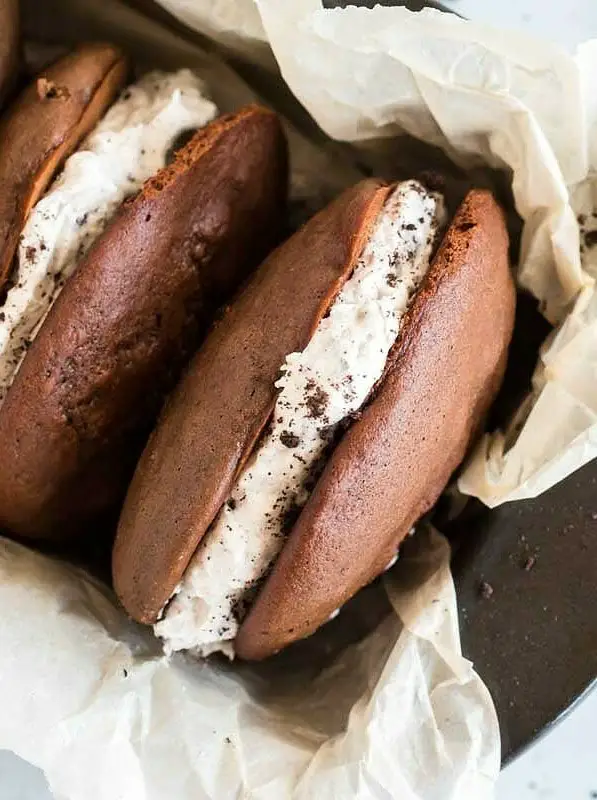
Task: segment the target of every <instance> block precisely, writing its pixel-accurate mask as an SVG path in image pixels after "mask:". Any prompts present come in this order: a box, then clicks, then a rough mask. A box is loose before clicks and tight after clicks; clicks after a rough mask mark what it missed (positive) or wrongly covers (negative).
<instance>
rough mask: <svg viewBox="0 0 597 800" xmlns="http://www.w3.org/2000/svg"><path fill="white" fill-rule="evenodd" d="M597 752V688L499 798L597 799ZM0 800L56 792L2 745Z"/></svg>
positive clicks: (488, 11) (536, 16)
mask: <svg viewBox="0 0 597 800" xmlns="http://www.w3.org/2000/svg"><path fill="white" fill-rule="evenodd" d="M444 2H446V3H447V4H448V3H449V2H450V0H444ZM451 5H452V6H453V7H454V9H455V10H457V11H458V12H460V13H461V14H463V15H464V16H469V17H474V18H475V19H479V20H486V21H488V22H493V23H495V24H498V25H502V26H508V27H517V28H525V29H527V30H530V31H533V32H535V33H537V34H538V35H541V36H544V37H548V38H550V39H552V40H555V41H558V42H560V43H561V44H563V45H565V46H566V47H568V48H573V47H574V46H575V44H576V43H578V42H579V41H582V40H583V39H588V38H591V37H597V0H565V1H564V0H559V1H558V0H499V1H498V2H496V0H452V2H451ZM0 713H1V711H0ZM596 756H597V691H595V692H593V694H592V695H591V696H590V697H589V698H588V699H587V700H585V701H584V702H583V703H582V704H580V705H579V706H578V708H576V709H575V710H574V711H573V712H572V714H571V715H570V716H569V717H568V718H567V719H566V720H565V721H564V722H562V723H561V724H560V725H558V726H557V727H556V728H554V730H553V731H552V732H550V733H549V734H548V735H547V736H545V737H544V738H543V739H542V740H541V741H540V742H539V743H538V744H536V745H535V746H533V747H532V748H531V749H530V750H529V751H528V752H527V753H525V754H524V755H523V756H521V757H520V758H519V759H518V760H516V761H515V762H514V763H513V764H511V765H510V766H509V767H508V768H507V769H506V770H505V771H504V772H503V773H502V776H501V778H500V782H499V786H498V793H497V794H498V798H497V800H597V758H596ZM0 800H51V798H50V794H49V792H48V790H47V788H46V784H45V781H44V778H43V776H42V774H41V773H40V772H39V770H36V769H34V768H32V767H30V766H29V765H28V764H26V763H25V762H23V761H21V760H20V759H17V758H16V757H15V756H13V755H12V754H10V753H7V752H5V751H0ZM165 800H166V799H165ZM168 800H170V798H168ZM172 800H175V798H172ZM281 800H282V799H281ZM463 800H475V798H463Z"/></svg>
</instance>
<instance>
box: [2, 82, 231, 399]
mask: <svg viewBox="0 0 597 800" xmlns="http://www.w3.org/2000/svg"><path fill="white" fill-rule="evenodd" d="M202 91H203V84H202V83H201V81H200V80H199V78H197V76H195V75H194V74H193V73H192V72H190V71H189V70H180V71H179V72H176V73H172V74H164V73H160V72H153V73H150V74H148V75H146V76H145V77H143V78H142V79H141V80H140V81H139V82H138V83H136V84H135V85H133V86H131V87H129V88H128V89H126V90H125V91H124V92H123V94H122V95H121V97H120V99H119V100H117V101H116V103H115V104H114V105H113V106H112V108H111V109H110V110H109V111H108V113H107V114H106V116H105V117H104V118H103V120H102V121H100V122H99V124H98V125H97V126H96V127H95V129H94V130H93V131H92V133H91V134H90V135H89V136H88V137H87V139H86V140H85V142H84V143H83V144H82V146H81V149H80V150H79V151H78V152H77V153H75V154H74V155H72V156H71V157H70V158H69V159H68V160H67V162H66V164H65V166H64V170H63V171H62V173H61V174H60V176H59V177H58V178H57V180H56V181H55V182H54V184H53V185H52V186H51V187H50V189H49V191H48V192H47V194H46V195H45V196H44V197H43V198H42V199H41V200H40V201H39V202H38V203H37V205H36V206H35V207H34V209H33V210H32V212H31V214H30V216H29V219H28V221H27V223H26V225H25V228H24V230H23V232H22V235H21V239H20V245H19V249H18V254H17V265H16V272H15V278H14V285H13V286H12V288H11V289H10V290H9V292H8V294H7V298H6V301H5V303H4V305H3V307H2V309H1V310H0V402H1V401H2V400H3V399H4V397H5V395H6V392H7V390H8V388H9V387H10V385H11V383H12V381H13V380H14V377H15V375H16V373H17V371H18V369H19V367H20V365H21V362H22V360H23V358H24V357H25V353H26V352H27V348H28V347H29V345H30V344H31V342H32V340H33V338H34V337H35V334H36V333H37V330H38V329H39V327H40V326H41V323H42V322H43V320H44V319H45V317H46V315H47V313H48V311H49V310H50V308H51V306H52V304H53V303H54V301H55V300H56V298H57V297H58V295H59V293H60V291H61V289H62V287H63V286H64V283H65V282H66V280H67V279H68V278H69V277H70V275H71V274H72V273H73V271H74V269H75V267H76V264H77V263H78V261H79V259H80V258H81V257H82V256H83V255H84V254H85V253H86V252H87V250H88V249H89V247H90V246H91V245H92V244H93V242H94V241H95V240H96V239H97V237H98V236H99V235H100V233H101V232H102V231H103V229H104V228H105V226H106V224H107V223H108V221H109V220H110V218H111V217H113V216H114V214H115V212H116V211H117V210H118V208H119V206H120V205H121V203H122V202H123V201H124V199H125V198H126V197H127V196H128V195H131V194H133V193H135V192H137V191H138V190H139V189H140V188H141V186H142V185H143V183H144V182H145V181H146V180H147V179H148V178H150V177H152V176H153V175H154V174H155V173H156V172H158V170H160V169H161V168H162V167H163V166H164V165H165V163H166V156H167V154H168V151H169V150H170V148H171V146H172V144H173V142H174V141H175V140H176V138H177V137H179V136H180V135H181V134H182V133H184V132H185V131H188V130H190V129H194V128H200V127H202V126H203V125H206V124H207V123H208V122H209V121H210V120H211V119H213V118H214V117H215V115H216V113H217V109H216V107H215V106H214V104H213V103H212V102H210V101H209V100H207V99H206V98H205V97H204V96H203V94H202Z"/></svg>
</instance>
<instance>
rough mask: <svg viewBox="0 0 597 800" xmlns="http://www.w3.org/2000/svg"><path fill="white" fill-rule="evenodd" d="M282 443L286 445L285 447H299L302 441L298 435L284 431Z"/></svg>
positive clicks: (281, 436)
mask: <svg viewBox="0 0 597 800" xmlns="http://www.w3.org/2000/svg"><path fill="white" fill-rule="evenodd" d="M280 441H281V442H282V444H283V445H284V447H290V448H292V447H298V446H299V444H300V443H301V440H300V439H299V437H298V436H297V435H296V433H292V432H291V431H282V433H281V434H280Z"/></svg>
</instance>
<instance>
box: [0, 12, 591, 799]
mask: <svg viewBox="0 0 597 800" xmlns="http://www.w3.org/2000/svg"><path fill="white" fill-rule="evenodd" d="M163 5H164V6H165V7H167V8H168V9H169V10H171V11H173V12H175V13H176V15H177V16H178V17H179V18H180V19H182V20H184V21H186V22H188V23H191V24H193V26H194V27H195V29H196V30H198V31H199V32H201V33H203V34H206V35H209V36H213V37H215V38H216V39H217V40H218V43H219V44H223V45H225V47H226V48H228V49H232V50H236V51H237V52H238V53H239V54H240V55H242V57H243V58H244V59H249V58H253V57H255V58H256V59H257V61H258V62H259V64H260V66H261V68H263V67H264V66H266V67H267V65H268V64H270V65H271V64H273V63H274V62H273V59H272V56H271V53H269V51H267V49H265V44H264V43H265V41H269V44H270V45H271V48H272V51H273V55H274V56H275V59H276V60H277V63H278V64H279V66H280V69H281V72H282V75H283V77H284V80H285V81H286V83H287V85H288V87H290V89H291V91H292V92H293V93H294V95H295V96H296V97H297V98H298V100H299V101H300V102H301V103H302V104H303V105H304V106H305V107H306V109H307V110H308V111H309V112H310V114H311V115H312V116H313V118H314V119H315V120H316V122H317V123H318V124H319V126H321V128H322V129H323V131H325V132H326V133H327V134H329V135H330V136H332V137H335V138H336V139H338V140H343V141H345V142H356V143H358V149H357V150H347V149H346V148H344V147H342V146H331V145H329V144H327V145H325V146H323V145H322V139H321V137H320V136H318V135H317V134H316V132H314V131H313V129H312V128H305V127H303V126H302V125H301V123H300V114H297V115H296V116H295V114H294V111H296V109H294V111H293V109H292V108H291V104H290V105H289V104H288V98H285V99H284V100H283V106H284V110H285V111H287V112H288V114H289V116H290V117H291V118H292V119H293V124H289V126H288V130H289V132H290V136H291V147H292V155H293V195H294V202H295V209H296V213H297V215H298V216H299V217H300V215H301V214H302V213H310V211H311V210H312V209H313V208H315V207H317V206H318V205H320V204H321V203H323V202H325V201H326V200H327V198H328V197H329V196H331V195H333V194H335V193H336V192H337V191H338V190H339V189H340V188H341V187H342V186H343V185H347V184H349V183H352V182H353V181H354V180H356V179H357V178H358V177H359V175H360V174H361V173H360V168H361V167H365V168H367V167H369V168H370V167H371V165H372V164H375V168H376V170H381V171H382V172H384V174H393V173H394V171H395V169H396V164H397V162H399V161H400V160H401V159H403V155H404V151H403V146H402V142H401V141H400V140H397V139H396V137H398V136H399V135H401V134H402V133H405V132H406V133H410V134H413V135H416V136H417V137H419V138H420V139H422V140H424V141H426V142H428V143H430V144H433V145H437V146H439V147H441V148H442V149H443V150H444V151H445V152H446V153H448V155H449V156H450V157H451V158H452V159H453V160H454V161H455V162H456V163H457V164H458V165H459V166H460V167H462V168H465V169H467V170H469V169H474V170H475V171H476V172H477V171H478V170H479V168H486V167H491V168H501V169H505V170H511V173H512V174H511V183H512V189H513V194H514V198H515V202H516V207H517V210H518V212H519V214H520V215H521V217H522V218H523V220H524V221H525V227H524V231H523V238H522V253H521V260H520V266H519V270H518V274H519V280H520V283H521V285H523V286H525V287H526V288H528V289H529V290H531V291H532V292H534V293H535V294H536V296H537V297H538V298H539V300H540V301H541V303H542V307H543V309H544V311H545V314H546V315H547V316H548V318H549V319H550V320H551V321H553V322H554V323H557V324H559V325H560V327H559V328H558V329H557V331H556V332H555V333H554V335H553V337H552V338H551V340H550V341H549V342H548V343H546V346H545V348H544V352H543V354H542V359H541V363H540V366H539V367H538V370H537V374H536V375H535V380H534V386H535V393H534V395H533V397H531V398H529V400H528V401H527V403H526V404H525V407H524V408H523V409H521V411H520V412H519V415H518V419H517V420H514V421H513V423H512V431H510V432H506V434H505V435H494V436H493V437H489V438H487V439H486V440H485V441H484V442H483V443H482V445H481V447H480V448H479V450H478V452H477V453H476V454H475V455H474V456H473V458H472V460H471V463H470V465H469V467H468V469H467V470H466V472H465V473H464V475H463V477H462V479H461V483H460V485H461V488H462V489H463V490H464V491H468V492H470V493H473V494H477V495H478V496H480V497H481V498H482V499H484V500H485V501H486V502H488V503H497V502H502V501H503V500H505V499H509V498H510V497H514V496H525V495H530V494H533V493H534V492H536V491H539V490H542V489H544V488H546V487H547V486H548V485H551V484H552V483H553V482H555V481H557V480H560V479H561V478H562V477H564V475H565V474H566V473H567V472H569V471H571V470H573V469H575V468H577V467H578V466H580V464H581V463H583V461H584V460H586V459H588V458H590V457H592V456H593V455H594V449H593V448H594V444H593V439H595V441H597V436H593V430H594V424H595V419H594V414H595V411H594V409H595V402H594V401H593V400H592V397H593V395H594V394H595V391H596V390H594V389H593V385H594V384H595V381H594V380H593V379H592V378H593V376H594V372H595V368H594V366H593V365H594V364H595V363H597V342H595V336H594V335H593V334H592V331H593V326H594V325H595V319H596V318H597V300H595V298H594V288H593V278H592V276H593V275H594V274H596V271H597V250H596V251H595V254H593V252H592V249H591V248H590V247H585V248H584V253H583V258H584V261H583V264H582V265H581V259H580V250H579V238H580V234H579V227H578V224H577V221H576V215H577V214H580V213H582V214H584V215H585V216H586V219H585V221H584V223H583V226H584V227H585V228H589V229H590V228H591V226H593V227H597V217H595V218H594V217H592V216H591V213H592V204H593V194H595V199H597V190H595V188H594V186H593V184H592V182H591V179H590V172H591V170H592V167H593V165H594V163H595V158H597V136H592V135H591V132H592V129H593V128H594V127H595V125H596V122H597V105H596V102H594V101H593V95H592V94H591V91H590V86H591V84H590V81H591V76H592V74H595V66H597V55H596V52H595V45H593V44H590V45H587V46H586V47H585V48H583V49H582V51H581V52H580V53H579V55H578V57H577V58H576V59H574V58H572V57H570V56H567V55H566V54H565V53H564V52H562V51H560V50H558V49H557V48H556V47H554V46H551V45H548V44H545V43H542V42H536V41H533V40H531V39H529V38H528V37H526V36H522V35H521V36H516V35H512V34H508V36H502V35H501V34H500V33H499V32H497V31H495V30H493V29H490V28H486V27H482V26H477V25H474V24H473V23H467V22H463V21H460V20H457V19H455V18H451V17H448V16H444V15H441V14H439V13H435V12H425V13H422V14H419V15H414V14H410V13H408V12H405V11H402V10H399V9H384V8H377V9H375V10H373V11H367V10H365V9H346V10H342V11H340V10H338V11H335V12H324V11H322V10H321V9H320V8H319V3H318V2H317V1H316V0H293V2H292V3H281V2H279V0H259V2H256V3H252V2H251V0H245V2H243V3H240V4H238V6H237V5H235V4H234V3H232V2H228V3H226V2H223V0H222V2H219V3H216V4H214V3H212V2H207V0H195V1H194V2H193V3H190V2H188V1H187V2H185V1H184V0H163ZM235 9H236V10H237V11H238V13H235ZM28 11H29V14H28V19H29V22H28V27H29V30H30V32H31V33H37V34H39V32H40V31H43V33H44V34H45V36H46V38H49V39H51V40H53V41H66V42H68V41H73V40H75V39H77V38H85V37H89V36H90V35H94V36H96V37H99V36H101V37H104V38H113V39H114V40H116V41H119V42H121V43H123V44H124V45H125V46H127V47H128V48H129V49H130V51H131V52H132V54H133V56H134V57H135V58H136V59H137V61H138V63H140V64H147V62H152V63H155V64H160V65H162V66H170V67H173V66H176V65H179V64H183V63H184V64H188V65H189V66H192V67H194V68H195V69H197V70H198V71H199V72H200V73H201V74H202V75H204V77H205V79H206V81H207V83H208V85H209V87H210V89H211V91H212V94H213V95H214V98H215V99H216V101H217V102H218V104H219V105H220V107H221V108H222V110H226V109H227V108H230V107H235V105H238V104H239V103H241V102H244V101H246V100H247V99H251V98H252V97H253V96H254V93H253V92H252V91H250V90H248V88H247V87H246V86H244V85H243V82H242V81H241V80H239V78H238V77H237V76H235V75H234V74H233V73H231V71H230V70H229V69H228V68H227V67H225V66H224V65H222V64H221V63H219V62H218V61H217V59H215V58H214V57H213V55H209V56H207V55H206V54H205V53H204V52H202V51H201V50H200V48H199V47H197V46H196V45H195V44H194V43H190V42H183V41H181V40H180V38H179V37H178V36H176V35H174V34H172V33H170V32H168V31H167V30H166V29H164V28H162V27H160V26H159V25H157V24H156V23H153V22H151V21H149V20H147V19H145V18H143V17H141V16H140V15H139V14H138V13H137V12H134V11H132V10H130V9H125V8H124V7H123V6H121V5H120V4H119V3H117V2H115V0H79V2H77V0H46V2H45V3H44V4H43V5H41V6H40V4H38V3H37V2H35V1H34V0H29V3H28ZM212 11H213V13H212ZM255 11H257V12H258V15H257V16H256V14H255ZM275 83H276V81H275V80H273V82H270V84H269V86H270V88H271V86H274V88H275ZM268 99H269V100H270V102H274V104H275V101H276V95H275V92H274V96H272V97H268ZM595 100H597V98H595ZM280 102H281V103H282V95H280ZM595 133H597V131H595ZM380 136H382V137H384V139H385V141H384V143H382V144H380V143H379V142H378V141H377V139H378V137H380ZM401 153H402V155H401ZM483 175H484V180H489V181H491V180H492V175H491V174H490V173H487V172H486V171H485V172H483ZM507 177H508V181H510V175H509V174H508V176H507ZM584 236H585V239H586V234H584ZM588 241H589V242H590V241H591V237H590V235H589V238H588ZM583 267H584V268H583ZM523 422H524V425H523V424H522V423H523ZM521 425H522V432H521V433H520V435H518V437H517V438H516V437H515V434H514V433H513V431H516V430H520V428H521ZM448 564H449V549H448V545H447V543H446V541H445V540H444V539H443V537H441V535H439V534H438V533H436V532H435V531H433V530H432V529H430V528H429V527H423V528H422V529H421V530H420V531H419V532H418V534H417V535H416V536H415V537H413V538H412V539H411V540H409V541H408V542H407V543H406V545H405V546H404V548H403V551H402V555H401V558H400V559H399V561H398V564H397V565H396V567H395V568H394V569H393V570H392V571H391V573H388V575H387V576H386V578H385V579H384V581H383V582H378V583H377V584H374V585H373V586H372V587H369V588H368V589H366V590H364V591H363V592H361V593H360V595H358V596H357V598H355V600H354V601H352V602H351V603H350V604H349V605H348V606H347V607H346V608H345V609H344V610H343V612H342V613H341V614H340V616H339V617H338V619H337V620H335V621H334V622H333V623H330V625H328V626H326V628H324V629H323V630H322V631H320V632H318V633H317V634H316V635H315V636H314V637H312V639H311V640H308V641H307V642H305V643H302V644H300V645H298V646H297V647H296V648H294V650H291V651H288V652H287V653H283V654H281V655H280V656H279V657H278V658H276V659H273V660H272V661H270V662H269V663H266V664H264V665H262V666H259V667H250V666H247V665H232V666H230V665H227V664H223V663H218V662H209V663H203V664H200V663H192V662H190V661H187V660H185V659H184V658H181V657H177V658H175V659H173V660H171V661H167V660H166V659H165V658H164V657H163V656H162V655H161V654H160V652H159V647H158V646H157V643H156V642H155V641H154V640H153V639H152V637H151V636H150V635H149V634H148V633H147V631H144V630H141V629H140V628H138V627H136V626H133V625H131V624H130V623H128V622H127V620H126V618H125V616H124V615H123V614H122V612H121V611H120V610H119V609H118V608H117V606H116V605H115V603H114V599H113V597H112V596H111V594H110V592H109V591H108V590H107V589H106V588H104V587H103V586H102V585H100V584H98V583H97V582H95V581H94V580H93V579H91V578H90V577H89V576H88V575H87V574H85V573H84V572H82V571H81V570H79V569H76V568H74V567H72V566H69V565H68V564H66V563H60V562H58V561H54V560H51V559H49V558H47V557H45V556H42V555H39V554H35V553H33V552H31V551H29V550H27V549H25V548H23V547H21V546H19V545H16V544H14V543H11V542H9V541H7V540H0V601H1V607H2V609H3V613H2V615H0V709H1V712H0V747H4V748H8V749H12V750H14V751H15V752H16V753H18V754H19V755H21V756H22V757H24V758H26V759H28V760H30V761H31V762H33V763H35V764H37V765H39V766H40V767H42V768H43V769H44V770H45V772H46V775H47V777H48V780H49V782H50V785H51V788H52V790H53V791H54V793H55V795H56V797H57V798H68V800H71V799H72V800H96V798H97V800H115V799H117V798H123V799H125V800H137V799H138V800H154V799H155V800H158V799H159V800H163V798H177V800H191V798H192V800H197V799H201V798H214V799H216V798H217V800H220V798H239V797H243V798H259V799H261V798H264V799H266V798H267V799H269V798H272V799H273V798H276V799H277V798H287V797H288V798H301V800H302V799H303V798H305V800H306V799H307V798H320V797H325V798H328V797H329V798H353V797H356V798H375V799H376V800H378V799H379V800H381V799H382V798H384V799H385V798H407V799H408V800H410V799H411V798H412V799H413V800H415V799H417V800H418V799H419V798H421V800H423V799H425V800H427V798H429V800H451V799H452V798H453V799H454V800H456V798H458V799H460V798H465V799H466V798H470V799H471V800H484V798H489V797H491V796H492V794H493V785H494V782H495V778H496V776H497V772H498V769H499V730H498V725H497V719H496V716H495V711H494V708H493V704H492V702H491V698H490V696H489V693H488V691H487V689H486V687H485V686H484V685H483V683H482V681H481V680H480V678H479V677H478V676H477V675H476V674H475V673H474V671H473V669H472V666H471V665H470V664H469V663H468V662H467V661H466V660H465V659H464V658H463V657H462V655H461V652H460V643H459V636H458V625H457V612H456V601H455V595H454V588H453V584H452V580H451V576H450V573H449V566H448Z"/></svg>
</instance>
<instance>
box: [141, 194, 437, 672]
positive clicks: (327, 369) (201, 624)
mask: <svg viewBox="0 0 597 800" xmlns="http://www.w3.org/2000/svg"><path fill="white" fill-rule="evenodd" d="M444 215H445V212H444V209H443V201H442V199H441V196H439V195H437V194H433V193H429V192H427V191H426V190H425V189H424V188H423V186H421V185H420V184H419V183H417V182H415V181H407V182H405V183H402V184H400V185H399V186H398V187H397V188H396V190H395V191H394V192H393V194H392V196H391V197H390V198H389V199H388V201H387V202H386V204H385V207H384V209H383V211H382V212H381V213H380V215H379V218H378V220H377V223H376V226H375V229H374V231H373V233H372V235H371V237H370V240H369V242H368V244H367V245H366V247H365V249H364V251H363V254H362V256H361V258H360V259H359V263H358V265H357V267H356V269H355V271H354V273H353V275H352V276H351V277H350V279H349V280H348V281H347V282H346V284H345V285H344V287H343V288H342V290H341V292H340V294H339V295H338V297H337V298H336V300H335V302H334V303H333V305H332V307H331V309H330V313H329V315H328V316H327V317H326V318H325V319H323V320H321V322H320V323H319V325H318V327H317V329H316V331H315V334H314V335H313V337H312V339H311V341H310V342H309V344H308V345H307V347H306V348H305V349H304V350H303V351H302V352H301V353H292V354H291V355H289V356H288V357H287V358H286V361H285V364H284V366H283V369H282V373H283V374H282V377H281V378H280V380H279V381H278V382H277V383H276V386H277V387H278V388H279V389H280V394H279V395H278V398H277V401H276V406H275V410H274V413H273V419H272V422H271V425H270V427H269V429H268V431H267V433H266V434H265V436H264V437H263V439H262V441H261V442H260V444H259V446H258V448H257V450H256V452H255V454H254V455H253V457H252V459H251V460H250V461H249V463H248V464H247V466H246V467H245V469H244V471H243V472H242V474H241V476H240V478H239V479H238V481H237V483H236V485H235V486H234V488H233V490H232V492H231V494H230V497H229V499H228V501H227V502H226V503H225V504H224V506H223V508H222V510H221V511H220V513H219V515H218V517H217V518H216V520H215V521H214V524H213V525H212V526H211V528H210V530H209V531H208V532H207V534H206V535H205V537H204V539H203V541H202V542H201V544H200V545H199V547H198V548H197V551H196V553H195V554H194V556H193V558H192V560H191V563H190V564H189V566H188V568H187V570H186V572H185V575H184V577H183V580H182V583H181V585H180V586H179V587H178V588H177V591H176V593H175V596H174V597H173V599H172V601H171V602H170V604H169V605H168V606H167V608H166V610H165V615H164V616H163V618H162V619H161V620H160V621H159V622H158V623H157V624H156V625H155V632H156V634H157V635H158V636H160V637H162V638H163V640H164V647H165V649H166V651H167V652H172V651H175V650H193V651H195V652H196V653H197V654H199V655H201V656H206V655H208V654H210V653H212V652H214V651H221V652H224V653H226V654H227V655H229V656H230V657H232V656H233V654H234V647H233V640H234V638H235V636H236V633H237V631H238V627H239V621H240V620H242V618H243V616H244V611H245V608H246V606H247V604H248V603H249V602H250V601H251V599H252V597H253V596H254V593H255V589H256V587H257V586H258V584H259V581H260V579H261V578H262V577H263V576H264V575H265V574H266V572H267V571H268V569H269V567H270V566H271V565H272V563H273V562H274V560H275V559H276V557H277V555H278V553H279V552H280V550H281V548H282V546H283V544H284V540H285V536H286V533H287V532H288V530H289V528H290V527H291V525H292V522H293V520H294V519H295V518H296V515H297V511H298V510H299V509H300V508H301V507H302V506H303V505H304V504H305V503H306V501H307V499H308V497H309V493H310V490H311V482H312V481H314V480H315V479H316V478H317V477H318V475H319V473H320V471H321V469H322V467H323V462H324V460H325V455H326V448H327V446H328V444H329V441H330V437H331V436H332V437H333V433H334V431H335V429H337V427H338V425H339V424H340V423H341V422H342V420H344V419H345V418H346V417H347V416H348V415H350V414H351V413H354V412H356V411H358V410H359V409H360V408H361V406H362V405H363V403H364V402H365V401H366V399H367V397H368V395H369V393H370V392H371V390H372V389H373V387H374V385H375V383H376V381H377V380H378V379H379V378H380V377H381V375H382V373H383V370H384V367H385V364H386V360H387V357H388V352H389V350H390V348H391V347H392V345H393V344H394V342H395V340H396V337H397V336H398V332H399V329H400V324H401V321H402V318H403V316H404V313H405V311H406V309H407V307H408V304H409V301H410V299H411V297H412V295H413V293H414V291H415V290H416V288H417V287H418V285H419V284H420V282H421V280H422V278H423V277H424V275H425V274H426V272H427V271H428V268H429V262H430V256H431V252H432V248H433V243H434V241H435V236H436V232H437V229H438V226H440V225H442V224H443V222H444Z"/></svg>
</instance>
